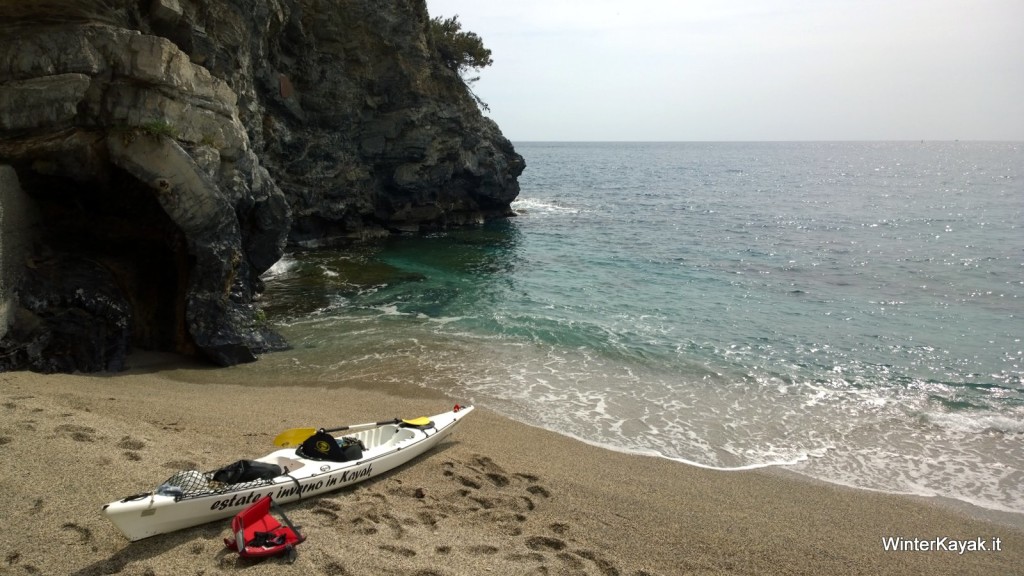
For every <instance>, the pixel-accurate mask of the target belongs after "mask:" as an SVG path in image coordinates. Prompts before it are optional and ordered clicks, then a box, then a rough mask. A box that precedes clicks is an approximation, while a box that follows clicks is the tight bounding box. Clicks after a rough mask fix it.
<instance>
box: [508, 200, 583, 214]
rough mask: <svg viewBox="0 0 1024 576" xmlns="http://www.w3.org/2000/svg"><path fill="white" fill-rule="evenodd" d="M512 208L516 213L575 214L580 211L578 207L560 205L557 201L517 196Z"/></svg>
mask: <svg viewBox="0 0 1024 576" xmlns="http://www.w3.org/2000/svg"><path fill="white" fill-rule="evenodd" d="M512 209H513V210H515V211H516V213H518V214H529V213H547V214H577V213H579V212H580V210H579V209H578V208H572V207H569V206H562V205H560V204H558V203H557V202H553V201H545V200H538V199H534V198H518V199H517V200H516V201H515V202H513V203H512Z"/></svg>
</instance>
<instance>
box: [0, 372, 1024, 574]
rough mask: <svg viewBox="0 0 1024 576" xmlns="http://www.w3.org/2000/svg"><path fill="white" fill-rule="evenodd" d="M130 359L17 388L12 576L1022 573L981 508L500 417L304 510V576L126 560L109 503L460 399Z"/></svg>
mask: <svg viewBox="0 0 1024 576" xmlns="http://www.w3.org/2000/svg"><path fill="white" fill-rule="evenodd" d="M133 360H134V361H133V365H134V366H135V367H134V368H132V369H130V370H129V371H127V372H124V373H119V374H110V375H102V376H86V375H40V374H32V373H24V372H15V373H5V374H0V396H2V399H0V410H2V411H3V412H4V415H5V417H4V419H3V422H2V423H0V455H3V456H4V460H5V462H7V463H8V465H7V470H6V472H5V473H4V474H3V475H2V476H0V479H2V482H0V489H2V490H3V492H4V495H5V497H4V498H3V499H2V500H0V514H2V515H3V516H4V517H6V518H8V519H9V522H11V523H12V525H15V526H19V527H24V529H23V530H14V531H12V533H11V534H9V536H8V538H6V539H5V541H4V543H3V544H0V549H2V551H3V555H4V558H5V559H6V562H5V564H3V565H2V566H0V572H3V571H4V570H8V571H10V573H12V574H17V573H31V572H32V571H33V570H37V571H39V572H41V573H46V574H51V573H52V574H76V575H83V576H84V575H87V574H102V573H124V574H146V573H152V574H172V573H199V572H203V573H207V574H210V573H227V572H234V571H237V570H240V569H245V571H246V573H247V574H275V573H281V572H285V573H296V574H299V573H302V574H350V575H356V574H404V575H409V574H417V573H419V574H443V575H446V576H448V575H461V574H467V575H468V574H479V573H483V572H486V571H492V572H494V573H516V574H522V573H532V574H542V573H547V574H622V575H626V574H628V575H631V576H634V575H640V574H646V575H654V574H659V575H667V574H681V573H688V572H695V573H726V574H821V573H831V574H862V573H871V574H979V575H980V574H986V575H988V574H1009V573H1013V571H1014V570H1016V569H1018V568H1019V566H1021V565H1024V529H1022V528H1021V527H1020V526H1019V525H1013V524H1007V523H1006V522H1004V521H1000V519H999V518H998V517H989V518H984V519H983V518H982V517H981V516H986V514H982V515H981V516H979V515H977V514H972V513H970V510H967V509H964V508H965V507H967V506H969V505H967V504H962V505H958V504H956V503H955V502H956V501H954V502H940V501H937V500H935V499H932V498H923V497H912V496H902V495H891V494H885V493H875V492H871V491H866V490H860V489H856V488H847V487H842V486H839V485H834V484H829V483H826V482H824V481H820V480H815V479H813V478H809V477H805V476H803V475H801V474H799V473H797V472H792V471H786V470H785V469H759V470H753V471H740V472H719V471H713V470H704V469H700V468H697V467H693V466H687V465H685V464H683V463H680V462H676V461H672V460H669V459H666V458H660V457H651V456H645V455H639V454H627V453H621V452H617V451H613V450H609V449H607V448H603V447H599V446H594V445H591V444H589V443H585V442H581V441H578V440H574V439H572V438H570V437H568V436H564V435H561V434H558V433H556V432H552V431H548V430H544V429H541V428H536V427H532V426H529V425H526V424H523V423H520V422H516V421H514V420H511V419H508V418H505V417H503V416H500V415H498V414H496V413H494V412H491V411H490V410H487V409H485V408H484V409H481V408H478V410H476V411H474V413H473V414H472V415H471V416H470V417H469V418H467V419H466V421H465V422H464V423H463V424H462V425H461V426H460V430H457V431H456V432H455V435H454V436H453V437H452V438H451V439H448V440H446V442H445V443H444V444H443V445H441V446H439V447H438V448H437V449H435V450H434V451H432V452H430V453H428V454H426V455H424V456H423V457H421V458H419V459H417V460H414V461H413V462H411V463H410V464H408V465H406V466H404V467H402V468H399V469H398V470H396V471H393V472H391V473H388V474H386V475H384V476H382V477H380V478H378V479H374V480H371V481H368V482H366V483H364V484H359V485H356V487H355V488H353V489H345V490H341V491H338V492H333V493H329V494H326V495H324V496H322V497H318V498H313V499H310V500H309V501H306V502H300V503H296V504H288V505H286V506H285V510H286V512H287V513H288V515H289V517H290V518H291V519H292V520H293V522H295V523H296V524H299V525H302V526H304V527H305V531H306V532H307V534H308V537H309V539H308V541H307V542H306V543H304V544H302V545H301V546H300V547H298V552H299V558H298V560H297V561H296V563H295V564H294V565H292V566H287V565H285V564H283V562H281V561H278V560H276V559H271V560H268V561H266V562H262V563H258V564H253V563H251V562H249V561H243V560H240V559H238V557H237V556H236V555H229V554H227V553H226V552H225V551H224V547H223V544H222V543H221V541H220V539H221V538H222V537H223V536H226V535H228V533H229V529H228V525H229V521H224V522H215V523H212V524H207V525H203V526H199V527H196V528H191V529H186V530H182V531H179V532H175V533H171V534H166V535H162V536H156V537H153V538H149V539H146V540H143V541H140V542H136V543H129V542H128V541H127V539H125V538H124V537H123V536H122V535H121V534H120V533H119V532H118V531H117V530H116V528H114V526H113V525H112V524H111V523H110V522H108V521H107V520H106V519H105V518H104V517H103V516H102V515H101V514H100V507H101V506H102V504H104V503H106V502H109V501H112V500H115V499H117V498H120V497H123V496H125V495H127V494H134V493H137V492H140V491H144V490H150V489H153V488H155V487H156V485H158V484H159V483H160V482H162V481H163V480H164V479H166V478H167V477H170V476H171V475H172V474H174V473H175V472H176V471H177V470H178V469H182V468H184V467H188V466H194V467H196V468H197V469H201V470H209V469H213V468H216V467H218V466H220V465H223V464H226V463H230V462H232V461H234V460H237V459H239V458H252V457H258V456H260V455H262V454H265V453H267V452H270V451H271V450H272V449H273V446H272V439H273V437H274V435H275V434H276V433H277V432H279V431H280V430H283V429H285V428H289V427H293V426H306V425H312V426H319V425H323V426H333V425H343V424H345V423H350V422H363V421H369V420H375V419H381V418H388V417H393V416H402V417H415V416H419V415H422V414H431V413H435V412H438V411H441V410H444V409H447V408H450V404H452V403H455V402H459V401H461V400H462V399H458V398H452V399H448V398H446V397H444V396H443V395H441V394H440V393H437V392H435V391H432V390H427V389H423V388H417V387H414V386H408V385H404V386H403V385H384V386H380V387H371V386H366V387H362V386H360V387H354V388H323V387H319V386H317V385H316V383H315V382H307V383H303V382H276V383H275V382H261V383H260V385H259V386H257V387H252V386H247V385H246V383H247V382H248V381H251V380H253V379H255V378H259V375H260V370H259V367H258V363H257V365H248V366H246V367H242V368H231V369H223V368H219V369H210V368H207V367H204V366H199V365H197V364H193V363H189V362H187V361H182V360H180V359H176V358H170V357H159V356H157V357H149V358H137V357H136V358H133ZM974 508H977V507H974ZM979 510H984V509H979ZM1011 515H1012V514H1011ZM997 516H998V515H997ZM1004 520H1005V519H1004ZM885 538H902V539H904V541H912V540H914V539H919V540H922V541H939V540H940V539H946V540H945V542H953V541H954V540H955V541H957V542H960V541H962V542H969V541H973V542H977V541H978V539H979V538H980V539H983V540H984V542H986V543H988V545H989V546H991V543H992V542H993V539H998V540H999V542H1000V545H1001V549H1000V550H999V551H993V550H986V551H976V552H964V553H957V552H956V551H946V550H941V551H939V550H933V551H929V552H923V551H918V552H912V551H898V552H892V551H888V552H887V551H885V550H884V549H883V540H884V539H885ZM43 542H60V543H64V544H66V545H67V546H65V547H64V548H63V549H60V550H59V551H58V547H55V546H39V544H40V543H43ZM3 573H7V572H3Z"/></svg>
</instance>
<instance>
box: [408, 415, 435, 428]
mask: <svg viewBox="0 0 1024 576" xmlns="http://www.w3.org/2000/svg"><path fill="white" fill-rule="evenodd" d="M402 422H405V423H406V424H408V425H409V426H426V425H427V424H430V418H427V417H426V416H420V417H419V418H411V419H409V420H402Z"/></svg>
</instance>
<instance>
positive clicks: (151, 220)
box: [0, 0, 524, 372]
mask: <svg viewBox="0 0 1024 576" xmlns="http://www.w3.org/2000/svg"><path fill="white" fill-rule="evenodd" d="M428 26H429V16H428V14H427V9H426V4H425V1H424V0H373V1H371V0H225V1H217V2H214V1H207V0H203V1H201V0H145V1H139V2H131V1H128V0H34V1H32V2H22V1H17V0H0V336H2V339H0V370H4V369H31V370H37V371H43V372H55V371H61V372H70V371H76V370H77V371H101V370H119V369H121V368H122V367H123V366H124V361H125V356H126V354H127V353H128V352H129V351H130V350H131V349H133V348H142V349H149V350H158V351H173V352H178V353H182V354H188V355H198V356H202V357H205V358H208V359H209V360H211V361H212V362H214V363H216V364H220V365H232V364H236V363H239V362H247V361H251V360H254V359H255V357H256V355H257V354H259V353H261V352H264V351H268V350H275V349H281V348H284V347H286V346H287V344H286V342H284V340H283V339H282V338H281V337H280V336H279V335H277V334H276V333H274V332H273V330H272V329H271V328H270V327H269V326H268V325H267V323H266V321H265V319H263V317H262V314H261V312H260V311H259V309H258V306H257V301H258V297H259V293H260V292H261V290H262V284H261V281H260V275H261V274H262V273H263V272H265V271H266V270H267V269H269V268H270V266H272V265H273V264H274V262H276V261H277V260H278V259H279V258H280V257H281V255H282V254H283V252H284V250H285V249H286V247H288V246H292V247H295V248H320V247H329V246H339V245H345V244H348V243H351V242H356V241H363V240H368V239H374V238H379V237H384V236H387V235H389V234H394V233H415V232H419V231H426V230H435V229H443V228H446V227H450V226H461V225H467V224H474V223H479V222H482V221H484V220H486V219H489V218H496V217H504V216H508V215H510V214H511V211H510V208H509V206H510V204H511V202H512V201H513V200H514V199H515V197H516V195H517V194H518V191H519V185H518V181H517V177H518V176H519V174H520V173H521V172H522V170H523V168H524V162H523V159H522V157H521V156H519V155H518V154H516V152H515V150H514V149H513V147H512V145H511V143H510V142H509V141H508V140H507V139H506V138H504V137H503V136H502V134H501V131H500V130H499V129H498V127H497V126H496V125H495V124H494V122H492V121H491V120H489V119H488V118H486V117H484V116H482V115H481V113H480V111H479V109H478V107H477V104H476V102H475V100H474V98H473V97H472V96H471V95H470V93H469V92H468V90H467V88H466V86H465V84H464V83H463V81H462V79H461V78H460V77H459V76H458V74H457V73H456V72H454V71H452V70H450V69H448V68H447V67H445V65H444V64H443V62H442V61H441V59H440V58H439V57H438V56H437V53H436V50H435V48H434V46H432V44H431V40H430V37H429V34H428Z"/></svg>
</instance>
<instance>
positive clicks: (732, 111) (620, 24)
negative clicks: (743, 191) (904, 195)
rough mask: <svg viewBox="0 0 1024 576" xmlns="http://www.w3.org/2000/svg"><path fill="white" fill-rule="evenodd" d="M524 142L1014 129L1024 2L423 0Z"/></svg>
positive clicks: (1021, 92)
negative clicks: (447, 23)
mask: <svg viewBox="0 0 1024 576" xmlns="http://www.w3.org/2000/svg"><path fill="white" fill-rule="evenodd" d="M427 5H428V8H429V10H430V14H431V16H444V17H449V16H453V15H456V14H457V15H458V16H459V21H460V22H461V23H462V25H463V30H466V31H472V32H475V33H477V34H479V35H480V37H481V38H483V41H484V45H485V46H487V47H488V48H490V49H491V50H492V52H493V58H494V64H493V65H492V66H490V67H488V68H485V69H483V70H482V71H481V72H480V76H481V78H480V80H479V81H478V82H477V83H476V84H475V85H474V91H475V92H476V93H477V95H478V96H480V97H481V98H482V99H483V100H484V101H485V102H486V103H487V104H488V105H489V106H490V109H491V111H490V113H489V116H490V117H491V118H493V119H494V120H495V121H496V122H497V123H498V124H499V126H501V129H502V132H503V133H504V134H505V136H506V137H508V138H509V139H510V140H512V141H513V142H516V141H519V142H522V141H529V140H598V141H602V140H626V141H629V140H641V141H644V140H664V141H704V140H713V141H722V140H922V139H924V140H955V139H960V140H1024V0H615V1H612V0H513V1H507V2H506V1H500V2H499V1H493V0H427Z"/></svg>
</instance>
